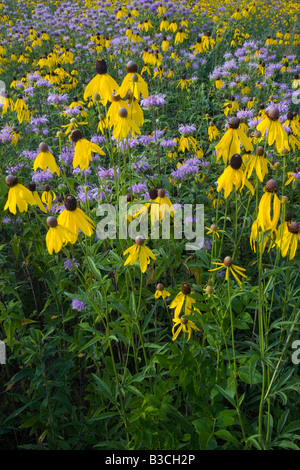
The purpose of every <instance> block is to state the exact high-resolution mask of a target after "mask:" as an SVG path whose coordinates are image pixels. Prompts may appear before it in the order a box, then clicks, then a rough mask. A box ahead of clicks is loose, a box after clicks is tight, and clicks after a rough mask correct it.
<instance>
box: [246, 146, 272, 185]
mask: <svg viewBox="0 0 300 470" xmlns="http://www.w3.org/2000/svg"><path fill="white" fill-rule="evenodd" d="M264 153H265V151H264V148H263V147H262V146H259V147H258V148H257V150H256V155H252V154H251V153H246V154H244V155H243V163H244V165H245V167H246V169H245V178H248V179H249V178H250V177H251V175H252V172H253V170H254V169H255V172H256V174H257V177H258V179H259V181H261V182H263V180H264V178H265V176H266V175H267V174H268V172H269V169H268V165H271V163H270V161H269V160H268V158H267V157H265V156H264Z"/></svg>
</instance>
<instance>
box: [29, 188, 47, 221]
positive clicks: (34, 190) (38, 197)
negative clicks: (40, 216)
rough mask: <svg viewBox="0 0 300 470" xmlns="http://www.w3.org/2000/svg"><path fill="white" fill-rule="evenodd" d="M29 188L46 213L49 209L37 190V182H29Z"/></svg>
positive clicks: (38, 204)
mask: <svg viewBox="0 0 300 470" xmlns="http://www.w3.org/2000/svg"><path fill="white" fill-rule="evenodd" d="M27 187H28V189H29V191H31V194H32V196H33V197H34V200H35V202H36V204H37V206H38V207H39V208H40V209H41V211H43V212H44V213H45V214H46V213H47V209H46V208H45V206H44V204H43V203H42V201H41V198H40V196H39V194H38V192H37V190H36V184H35V183H34V182H31V183H29V184H28V186H27Z"/></svg>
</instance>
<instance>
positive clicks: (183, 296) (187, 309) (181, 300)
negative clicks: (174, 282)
mask: <svg viewBox="0 0 300 470" xmlns="http://www.w3.org/2000/svg"><path fill="white" fill-rule="evenodd" d="M191 293H192V288H191V286H190V284H188V283H187V282H184V283H183V284H182V285H181V290H180V292H179V293H178V294H177V295H176V297H175V299H174V300H173V301H172V302H171V305H170V308H171V309H174V318H175V319H176V318H177V319H178V318H179V316H180V314H181V311H182V309H183V308H184V315H191V314H192V310H194V311H196V312H198V313H201V312H200V310H199V309H198V308H195V307H193V304H194V303H196V299H194V298H193V297H191V296H190V294H191Z"/></svg>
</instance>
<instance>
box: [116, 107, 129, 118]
mask: <svg viewBox="0 0 300 470" xmlns="http://www.w3.org/2000/svg"><path fill="white" fill-rule="evenodd" d="M118 114H119V116H120V117H121V118H126V117H127V115H128V112H127V109H126V108H120V109H119V111H118Z"/></svg>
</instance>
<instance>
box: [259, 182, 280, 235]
mask: <svg viewBox="0 0 300 470" xmlns="http://www.w3.org/2000/svg"><path fill="white" fill-rule="evenodd" d="M277 191H278V185H277V182H276V181H275V180H273V179H272V180H269V181H268V182H267V184H266V186H265V193H264V195H263V196H262V198H261V200H260V203H259V207H258V216H257V219H258V221H259V225H260V227H261V228H262V230H263V231H264V232H265V231H267V230H271V231H273V230H275V228H276V225H277V223H278V220H279V215H280V207H281V204H280V200H279V198H278V196H277V194H276V193H277ZM272 197H273V217H272V215H271V203H272Z"/></svg>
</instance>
